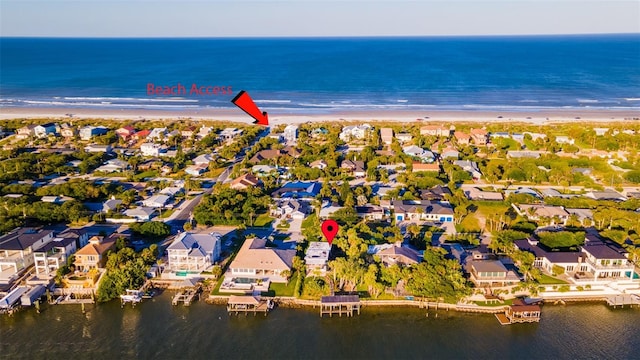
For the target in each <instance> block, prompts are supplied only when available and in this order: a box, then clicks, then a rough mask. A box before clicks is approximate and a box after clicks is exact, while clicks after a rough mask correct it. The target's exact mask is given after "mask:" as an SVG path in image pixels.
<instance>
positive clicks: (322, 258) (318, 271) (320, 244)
mask: <svg viewBox="0 0 640 360" xmlns="http://www.w3.org/2000/svg"><path fill="white" fill-rule="evenodd" d="M330 253H331V244H329V243H328V242H324V241H311V242H309V247H307V250H306V251H305V256H304V262H305V264H306V265H307V269H308V271H309V273H311V274H314V275H316V276H324V275H325V274H326V271H327V262H328V261H329V254H330Z"/></svg>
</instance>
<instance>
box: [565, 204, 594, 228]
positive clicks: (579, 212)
mask: <svg viewBox="0 0 640 360" xmlns="http://www.w3.org/2000/svg"><path fill="white" fill-rule="evenodd" d="M565 210H566V211H567V212H568V213H569V218H571V217H572V216H574V217H575V218H576V220H578V222H580V224H582V225H587V223H589V224H590V223H591V222H593V211H591V209H570V208H565Z"/></svg>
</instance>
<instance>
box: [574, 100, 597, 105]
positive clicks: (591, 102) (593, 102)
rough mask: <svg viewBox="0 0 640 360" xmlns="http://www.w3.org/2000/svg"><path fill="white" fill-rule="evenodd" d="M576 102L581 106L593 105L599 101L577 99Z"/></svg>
mask: <svg viewBox="0 0 640 360" xmlns="http://www.w3.org/2000/svg"><path fill="white" fill-rule="evenodd" d="M578 102H579V103H581V104H595V103H598V102H600V101H599V100H595V99H578Z"/></svg>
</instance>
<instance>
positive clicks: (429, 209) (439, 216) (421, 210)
mask: <svg viewBox="0 0 640 360" xmlns="http://www.w3.org/2000/svg"><path fill="white" fill-rule="evenodd" d="M391 206H392V208H393V211H394V214H395V219H396V221H398V222H400V221H439V222H452V221H453V208H452V207H451V205H450V204H449V203H446V202H438V201H429V200H419V201H413V200H394V201H392V202H391Z"/></svg>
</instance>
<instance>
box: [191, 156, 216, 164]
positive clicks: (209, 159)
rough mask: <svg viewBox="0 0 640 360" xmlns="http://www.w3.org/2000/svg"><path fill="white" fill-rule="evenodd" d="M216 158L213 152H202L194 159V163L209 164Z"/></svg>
mask: <svg viewBox="0 0 640 360" xmlns="http://www.w3.org/2000/svg"><path fill="white" fill-rule="evenodd" d="M214 160H215V156H214V155H213V154H202V155H198V156H197V157H196V158H195V159H193V163H194V164H195V165H207V166H209V163H210V162H212V161H214Z"/></svg>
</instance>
